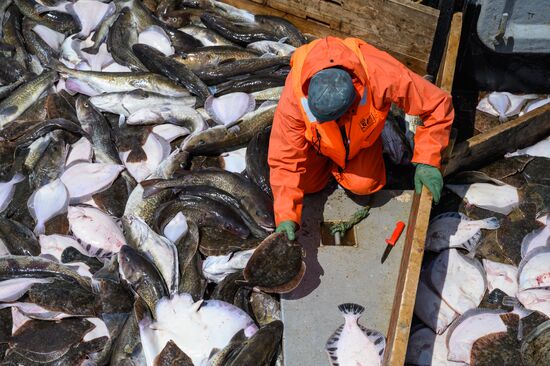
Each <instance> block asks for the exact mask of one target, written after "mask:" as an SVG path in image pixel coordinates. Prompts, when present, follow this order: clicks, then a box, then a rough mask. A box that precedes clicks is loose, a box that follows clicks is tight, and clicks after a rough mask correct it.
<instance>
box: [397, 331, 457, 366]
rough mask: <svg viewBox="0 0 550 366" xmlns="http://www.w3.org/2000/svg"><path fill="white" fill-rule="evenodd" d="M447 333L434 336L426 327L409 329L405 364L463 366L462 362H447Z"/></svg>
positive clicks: (417, 365)
mask: <svg viewBox="0 0 550 366" xmlns="http://www.w3.org/2000/svg"><path fill="white" fill-rule="evenodd" d="M446 338H447V333H443V334H435V333H434V332H433V331H432V330H431V329H430V328H428V327H424V326H421V327H418V328H416V329H411V336H410V338H409V343H408V346H407V354H406V357H405V363H406V364H407V365H409V364H410V365H416V366H463V365H464V364H463V363H462V362H454V361H449V360H447V354H448V353H449V349H448V348H447V345H446V342H445V340H446Z"/></svg>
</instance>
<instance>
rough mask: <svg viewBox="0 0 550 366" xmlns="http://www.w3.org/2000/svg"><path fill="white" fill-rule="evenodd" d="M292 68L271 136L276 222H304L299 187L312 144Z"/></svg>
mask: <svg viewBox="0 0 550 366" xmlns="http://www.w3.org/2000/svg"><path fill="white" fill-rule="evenodd" d="M291 75H292V72H291V73H290V74H289V75H288V77H287V80H286V84H285V87H284V89H283V93H282V95H281V98H280V100H279V105H278V107H277V110H276V111H275V117H274V119H273V127H272V129H271V137H270V140H269V151H268V163H269V167H270V183H271V189H272V191H273V199H274V211H275V223H276V224H277V225H279V223H281V222H282V221H286V220H292V221H294V222H296V223H297V224H300V222H301V215H302V203H303V198H304V192H303V189H301V188H300V187H299V185H300V176H301V175H302V174H304V172H305V168H304V164H303V163H304V162H305V160H306V158H307V150H308V149H309V144H308V142H307V140H306V139H305V135H304V134H305V123H304V121H303V120H302V115H301V112H300V109H299V108H298V105H297V101H296V98H295V97H294V93H293V91H292V85H291V83H292V82H291V79H292V76H291Z"/></svg>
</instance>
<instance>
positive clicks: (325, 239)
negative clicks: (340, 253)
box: [321, 222, 357, 247]
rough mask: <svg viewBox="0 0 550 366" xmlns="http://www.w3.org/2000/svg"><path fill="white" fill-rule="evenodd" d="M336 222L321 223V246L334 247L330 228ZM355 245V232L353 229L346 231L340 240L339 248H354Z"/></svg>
mask: <svg viewBox="0 0 550 366" xmlns="http://www.w3.org/2000/svg"><path fill="white" fill-rule="evenodd" d="M335 223H336V222H322V223H321V245H322V246H329V245H333V246H336V243H335V242H334V235H331V234H330V227H331V226H332V225H333V224H335ZM356 245H357V242H356V240H355V230H354V229H353V228H351V229H349V230H348V231H346V234H345V235H344V237H343V238H340V245H339V246H341V247H354V246H356Z"/></svg>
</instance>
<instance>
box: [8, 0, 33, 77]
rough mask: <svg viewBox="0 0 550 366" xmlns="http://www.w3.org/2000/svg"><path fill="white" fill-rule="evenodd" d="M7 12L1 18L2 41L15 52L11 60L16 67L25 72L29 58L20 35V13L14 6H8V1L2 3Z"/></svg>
mask: <svg viewBox="0 0 550 366" xmlns="http://www.w3.org/2000/svg"><path fill="white" fill-rule="evenodd" d="M4 4H8V5H7V10H6V12H5V14H4V17H3V26H2V41H3V42H5V43H6V44H7V45H9V46H11V47H13V49H14V50H15V52H14V55H13V60H14V61H15V62H16V63H17V65H18V67H21V68H22V69H23V70H27V69H28V67H29V56H28V54H27V51H26V49H25V45H24V41H23V36H22V35H21V12H20V11H19V9H18V7H17V6H16V5H15V4H11V5H10V1H7V2H4V3H3V4H2V5H4Z"/></svg>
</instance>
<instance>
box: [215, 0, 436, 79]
mask: <svg viewBox="0 0 550 366" xmlns="http://www.w3.org/2000/svg"><path fill="white" fill-rule="evenodd" d="M222 1H223V2H225V3H228V4H230V5H233V6H236V7H239V8H242V9H246V10H249V11H251V12H252V13H255V14H262V15H276V16H280V17H283V18H286V19H287V20H289V21H290V22H292V23H293V24H294V25H296V26H297V27H298V28H299V29H300V30H301V31H302V32H304V33H310V34H313V35H315V36H318V37H326V36H328V35H332V36H336V37H348V36H354V37H357V38H361V39H363V40H365V41H366V42H369V43H371V44H372V45H374V46H375V47H378V48H380V49H382V50H384V51H386V52H388V53H389V54H391V55H392V56H394V57H395V58H396V59H398V60H399V61H401V62H402V63H403V64H405V65H406V66H407V67H409V68H410V69H411V70H413V71H414V72H416V73H419V74H423V73H425V71H426V66H427V63H428V58H429V56H430V50H431V46H432V40H433V36H434V34H435V27H436V24H437V18H438V14H439V11H438V10H437V9H434V8H430V7H428V6H424V5H421V4H417V3H414V2H412V1H410V0H256V1H251V0H222Z"/></svg>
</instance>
